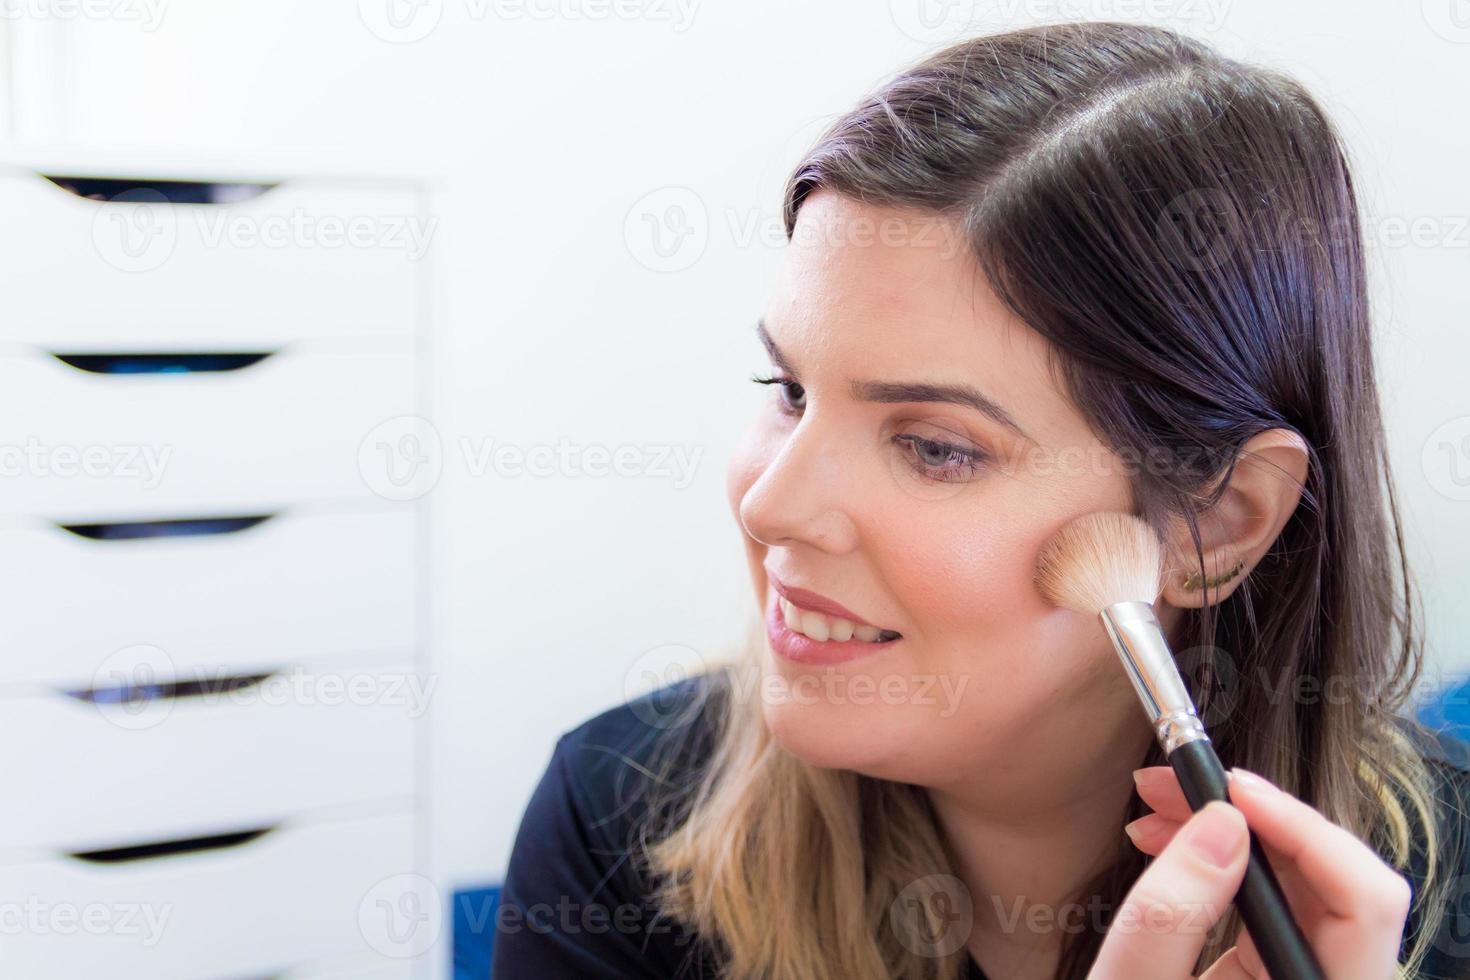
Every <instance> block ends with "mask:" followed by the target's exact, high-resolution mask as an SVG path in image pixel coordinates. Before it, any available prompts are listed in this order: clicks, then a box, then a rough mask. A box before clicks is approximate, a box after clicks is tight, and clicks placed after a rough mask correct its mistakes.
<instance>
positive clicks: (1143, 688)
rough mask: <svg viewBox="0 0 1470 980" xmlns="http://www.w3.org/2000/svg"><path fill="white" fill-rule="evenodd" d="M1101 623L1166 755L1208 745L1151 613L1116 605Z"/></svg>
mask: <svg viewBox="0 0 1470 980" xmlns="http://www.w3.org/2000/svg"><path fill="white" fill-rule="evenodd" d="M1102 621H1103V626H1104V627H1105V628H1106V629H1107V631H1108V638H1109V639H1111V640H1112V641H1113V649H1115V650H1117V651H1118V657H1119V659H1121V660H1122V661H1123V668H1124V669H1125V670H1126V671H1128V679H1129V680H1131V681H1132V682H1133V689H1134V690H1135V691H1137V692H1138V700H1139V701H1141V702H1142V703H1143V710H1144V711H1146V712H1147V713H1148V720H1149V724H1151V725H1153V727H1154V735H1155V736H1156V737H1157V738H1158V740H1159V744H1160V745H1162V746H1163V747H1164V754H1165V755H1170V754H1172V753H1173V752H1174V750H1175V749H1177V748H1178V747H1179V746H1181V745H1183V744H1184V743H1186V742H1197V741H1201V740H1203V741H1209V737H1210V736H1209V735H1207V734H1205V726H1204V724H1203V723H1202V722H1201V721H1200V720H1199V717H1198V716H1197V715H1196V714H1195V710H1194V702H1193V701H1192V700H1191V699H1190V697H1189V691H1188V689H1187V688H1185V686H1184V679H1183V678H1182V677H1180V676H1179V668H1178V666H1176V665H1175V663H1174V654H1173V653H1172V652H1171V651H1170V650H1169V644H1168V641H1166V640H1165V639H1164V628H1163V627H1162V626H1161V625H1159V620H1158V617H1157V616H1155V615H1154V610H1153V607H1152V606H1150V605H1149V604H1148V603H1146V602H1117V603H1114V604H1113V605H1111V606H1108V607H1107V608H1105V609H1104V610H1103V611H1102Z"/></svg>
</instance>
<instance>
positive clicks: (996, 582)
mask: <svg viewBox="0 0 1470 980" xmlns="http://www.w3.org/2000/svg"><path fill="white" fill-rule="evenodd" d="M763 331H764V334H765V335H766V338H767V339H766V341H765V342H766V346H767V348H768V350H770V351H771V370H770V374H771V375H772V376H776V377H779V378H780V379H782V381H783V382H785V384H773V385H770V386H769V387H768V389H767V390H768V391H769V400H768V401H767V402H766V403H765V404H764V405H763V407H762V408H761V410H760V413H759V415H758V417H757V418H756V419H755V421H754V423H753V424H752V426H751V427H750V430H749V432H748V433H747V435H746V437H745V439H744V441H743V442H742V444H741V446H740V448H739V449H738V450H737V452H736V454H735V456H734V458H733V459H732V461H731V464H730V468H729V471H728V477H727V485H728V490H729V494H730V503H731V506H732V508H733V510H734V512H735V514H736V516H737V518H738V520H739V523H740V527H741V528H742V530H743V532H744V535H745V545H746V554H747V557H748V559H749V562H750V570H751V575H752V580H753V584H754V586H755V590H756V596H757V598H758V600H759V601H760V603H761V606H762V610H763V613H765V614H766V617H767V629H768V632H767V639H766V642H765V643H764V645H763V650H762V670H763V684H762V686H761V689H760V690H759V691H752V692H748V693H749V695H750V696H753V697H759V698H761V700H762V710H763V712H764V714H765V717H766V720H767V723H768V725H769V727H770V729H771V730H772V733H773V734H774V736H775V737H776V738H777V739H778V740H779V741H780V742H781V743H782V744H783V746H784V747H785V748H787V749H788V750H789V751H791V752H792V753H794V754H796V755H798V756H801V757H803V758H805V759H807V760H809V761H811V762H813V763H815V764H818V765H822V766H830V767H837V768H843V769H853V770H856V771H859V772H864V773H867V774H869V775H873V776H878V777H881V778H886V779H894V780H898V781H903V782H912V783H917V784H920V785H927V786H944V785H947V784H951V783H954V782H956V781H963V780H966V779H969V778H971V777H974V776H979V775H982V774H983V775H984V777H985V778H986V779H987V780H991V781H995V780H999V781H1000V782H998V783H996V785H1000V786H1005V787H1007V788H1008V789H1010V790H1017V791H1023V792H1024V791H1026V790H1027V789H1028V786H1030V784H1032V783H1035V784H1036V786H1035V788H1036V789H1038V790H1039V791H1044V790H1043V789H1042V787H1044V786H1045V785H1057V780H1058V777H1059V776H1064V775H1065V776H1067V777H1068V778H1072V779H1074V780H1081V781H1082V782H1086V781H1087V779H1088V778H1089V775H1090V772H1091V771H1090V770H1089V769H1088V768H1087V767H1089V766H1090V765H1091V763H1090V762H1089V761H1088V760H1090V759H1092V758H1095V757H1096V756H1097V755H1099V754H1101V753H1105V752H1115V751H1118V750H1119V749H1120V745H1122V746H1127V747H1129V748H1130V749H1131V750H1136V751H1133V752H1132V754H1131V755H1129V756H1128V759H1129V767H1130V768H1131V766H1132V765H1133V764H1136V762H1137V759H1138V757H1139V756H1140V755H1141V753H1142V751H1143V750H1144V748H1145V747H1146V746H1147V743H1148V731H1147V725H1146V723H1145V722H1144V720H1143V715H1142V711H1141V710H1140V708H1139V706H1138V704H1137V700H1136V697H1135V695H1134V693H1133V691H1132V689H1131V687H1130V686H1129V684H1128V681H1127V678H1126V676H1125V675H1124V674H1123V672H1122V669H1121V667H1120V666H1119V665H1118V663H1117V658H1116V655H1115V654H1114V653H1113V652H1112V649H1111V647H1110V645H1109V643H1108V641H1107V639H1106V637H1105V635H1104V634H1103V632H1102V629H1101V627H1100V626H1099V624H1098V623H1097V621H1096V620H1095V619H1093V618H1092V617H1087V616H1083V615H1079V614H1077V613H1073V612H1067V611H1063V610H1059V609H1056V608H1053V607H1051V606H1050V605H1048V603H1047V602H1046V601H1045V600H1044V599H1043V598H1042V596H1041V595H1040V593H1039V592H1038V591H1037V590H1036V587H1035V585H1034V584H1033V582H1032V575H1033V570H1034V568H1035V561H1036V557H1037V553H1038V551H1039V550H1040V549H1041V547H1042V545H1043V544H1044V543H1045V542H1046V540H1047V539H1048V538H1049V537H1050V536H1051V534H1052V533H1053V532H1054V531H1056V530H1057V529H1058V528H1059V527H1061V526H1062V525H1064V524H1066V523H1067V522H1068V521H1069V520H1070V519H1072V518H1073V517H1076V516H1078V515H1081V514H1085V513H1089V512H1091V511H1096V510H1128V509H1129V508H1130V489H1129V483H1128V478H1127V474H1126V472H1125V471H1124V469H1123V467H1122V466H1121V465H1120V462H1119V460H1118V458H1117V457H1116V456H1114V455H1113V454H1110V453H1109V452H1107V451H1106V450H1105V448H1104V447H1103V446H1102V444H1101V443H1100V442H1099V441H1098V440H1097V439H1096V438H1095V437H1094V435H1093V434H1092V432H1091V431H1090V429H1089V428H1088V426H1087V424H1086V422H1085V421H1084V420H1083V418H1082V416H1081V415H1080V414H1079V413H1078V411H1077V410H1076V409H1075V408H1074V407H1073V406H1072V405H1071V403H1070V402H1069V400H1068V399H1067V398H1066V396H1065V395H1064V394H1063V393H1062V390H1061V388H1060V386H1059V384H1058V383H1057V382H1056V381H1055V380H1054V379H1053V378H1052V376H1051V374H1050V372H1049V370H1048V366H1047V349H1048V345H1047V342H1046V341H1045V340H1044V339H1043V338H1042V337H1041V336H1040V335H1039V334H1037V333H1035V332H1034V331H1033V330H1032V329H1030V328H1029V327H1027V326H1026V325H1025V324H1024V323H1022V322H1021V321H1020V320H1018V319H1017V318H1016V317H1015V316H1013V315H1012V314H1011V313H1009V312H1008V311H1007V310H1006V309H1004V308H1003V307H1002V305H1001V304H1000V301H999V300H998V299H997V298H996V297H995V296H994V294H993V293H992V292H991V290H990V289H989V287H988V285H987V284H986V282H985V280H984V279H983V277H982V276H981V275H980V274H979V273H978V270H977V267H976V265H975V263H974V259H973V256H972V254H971V253H970V251H969V249H968V248H967V247H966V245H965V243H964V241H963V239H962V238H961V237H960V233H959V231H958V228H957V227H956V226H954V225H953V224H951V223H949V222H948V221H944V220H943V219H940V218H938V217H936V216H930V215H923V214H919V213H916V212H909V211H898V210H892V209H887V208H877V207H872V206H868V205H864V204H860V203H857V202H855V201H853V200H851V199H848V198H845V197H842V196H840V195H838V194H836V193H834V192H831V191H820V192H817V193H816V194H814V195H813V196H811V197H810V198H808V199H807V201H806V202H805V203H804V205H803V207H802V210H801V212H800V219H799V222H798V227H797V230H796V234H795V235H794V238H793V241H792V243H791V245H790V246H789V248H788V250H787V255H786V259H785V264H784V267H783V270H782V273H781V276H780V278H779V280H778V283H777V286H776V289H775V292H774V295H773V296H772V298H771V301H770V305H769V307H768V308H767V310H766V313H765V316H764V318H763ZM912 386H932V388H933V390H927V391H926V390H915V388H914V387H912ZM943 389H972V390H973V392H974V393H975V394H976V395H978V396H979V397H980V399H983V402H982V403H981V404H982V405H989V406H990V410H989V411H986V410H983V408H982V407H980V406H977V405H975V404H969V403H965V402H962V401H951V400H947V399H946V398H945V396H944V394H943ZM1007 420H1008V421H1007ZM946 447H956V448H954V449H949V448H946ZM971 456H973V459H971ZM777 581H779V582H780V583H783V584H784V585H785V586H787V587H789V588H796V589H804V590H807V591H809V592H812V593H817V594H819V595H820V596H822V597H825V598H826V599H829V600H833V601H835V602H836V603H838V604H840V605H841V606H843V607H845V608H846V609H847V610H848V611H850V612H851V613H853V614H855V615H856V617H858V618H860V619H861V620H864V621H866V622H867V623H868V624H870V625H872V626H876V627H881V628H883V629H886V630H893V631H896V632H897V633H899V634H900V638H899V639H897V640H893V641H891V642H888V643H875V644H866V645H864V646H862V647H861V648H860V650H859V652H858V655H857V656H856V657H851V656H846V657H845V658H844V659H839V660H837V661H836V662H824V661H826V660H828V659H830V658H827V657H826V656H824V651H827V650H835V648H826V647H823V646H821V641H820V639H816V641H815V642H813V641H812V640H808V641H806V642H805V644H802V642H801V641H799V640H798V641H796V647H795V652H796V653H797V655H798V656H803V657H804V659H792V658H791V657H790V656H788V655H787V654H785V653H782V652H778V651H779V650H787V651H790V650H792V649H793V645H792V644H791V643H790V642H789V637H788V638H787V641H788V642H781V641H780V636H779V634H780V630H781V628H782V627H779V626H777V625H775V624H774V623H772V622H771V620H772V619H773V618H775V619H777V620H782V621H784V614H783V612H782V611H781V609H780V608H779V603H778V602H777V593H776V592H775V585H774V583H775V582H777ZM798 605H799V603H798ZM773 606H775V607H776V609H775V611H774V614H773ZM797 622H798V623H800V624H802V625H804V626H806V625H810V624H809V623H808V622H807V618H806V616H805V614H798V617H797ZM827 625H829V626H831V625H832V622H831V621H830V620H829V621H827ZM837 628H838V630H839V631H840V629H841V627H840V625H838V626H837ZM772 630H773V631H775V638H774V639H773V634H772V633H771V632H769V631H772ZM810 632H811V633H813V634H816V635H817V637H819V636H820V633H821V626H820V625H812V626H811V629H810ZM827 642H828V643H831V641H830V640H828V641H827ZM851 647H852V645H851V644H850V643H849V644H845V645H844V648H845V649H844V650H843V651H840V652H843V653H844V654H850V653H851ZM814 658H815V659H814ZM1039 755H1041V756H1050V759H1049V760H1048V764H1047V765H1046V766H1043V767H1037V766H1036V765H1035V763H1036V762H1037V761H1038V756H1039ZM1053 760H1060V761H1055V762H1054V761H1053ZM1057 765H1061V766H1069V765H1070V766H1075V767H1076V768H1077V772H1075V773H1071V774H1064V773H1060V772H1058V770H1057V768H1056V766H1057ZM1110 775H1111V773H1110ZM1039 776H1040V777H1044V781H1041V782H1038V780H1037V778H1036V777H1039ZM1074 789H1075V787H1074ZM1034 802H1035V801H1034V797H1033V798H1032V803H1033V804H1034Z"/></svg>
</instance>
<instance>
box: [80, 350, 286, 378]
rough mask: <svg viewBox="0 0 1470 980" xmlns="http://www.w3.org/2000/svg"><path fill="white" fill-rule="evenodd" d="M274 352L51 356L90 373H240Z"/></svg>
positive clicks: (117, 353) (122, 353) (113, 353)
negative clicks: (242, 369)
mask: <svg viewBox="0 0 1470 980" xmlns="http://www.w3.org/2000/svg"><path fill="white" fill-rule="evenodd" d="M273 353H275V352H274V351H212V352H208V353H203V352H201V353H193V354H191V353H183V352H175V353H148V354H138V353H127V352H106V353H95V354H56V353H53V354H52V355H51V356H52V357H54V358H56V359H57V360H58V361H60V362H61V363H63V364H65V365H67V366H68V367H74V368H76V369H77V370H78V371H85V372H87V373H88V374H205V373H218V372H221V371H239V370H240V369H241V368H248V367H250V366H251V365H252V364H259V363H260V362H261V361H263V360H265V359H266V358H267V357H270V356H271V354H273Z"/></svg>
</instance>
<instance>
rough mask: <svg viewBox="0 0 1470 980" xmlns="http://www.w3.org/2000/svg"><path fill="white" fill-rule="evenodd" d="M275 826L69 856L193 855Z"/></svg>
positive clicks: (93, 859)
mask: <svg viewBox="0 0 1470 980" xmlns="http://www.w3.org/2000/svg"><path fill="white" fill-rule="evenodd" d="M273 829H275V828H274V827H257V828H255V829H252V830H237V831H234V832H233V833H228V834H210V835H209V836H207V837H183V838H179V839H177V840H163V841H150V842H148V843H146V844H129V845H128V846H126V847H105V848H101V849H100V850H95V851H69V852H68V856H69V857H73V858H76V859H77V860H78V861H86V862H87V863H88V864H125V863H127V862H129V861H146V860H148V859H149V858H159V857H169V856H172V855H175V854H194V853H198V852H199V851H223V850H226V849H228V848H231V847H239V846H241V845H242V844H248V843H250V842H251V841H253V840H259V839H260V838H261V837H264V836H265V835H266V834H268V833H270V832H271V831H272V830H273Z"/></svg>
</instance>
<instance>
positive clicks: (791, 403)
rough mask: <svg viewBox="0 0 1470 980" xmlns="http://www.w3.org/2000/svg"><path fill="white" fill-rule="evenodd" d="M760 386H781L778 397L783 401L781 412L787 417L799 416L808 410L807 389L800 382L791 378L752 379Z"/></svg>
mask: <svg viewBox="0 0 1470 980" xmlns="http://www.w3.org/2000/svg"><path fill="white" fill-rule="evenodd" d="M750 380H752V381H754V382H755V383H756V384H758V385H780V386H781V390H780V392H779V393H778V396H779V398H780V401H781V411H783V412H785V413H786V414H787V415H799V414H801V412H802V410H803V409H804V408H806V389H805V388H803V387H802V386H801V383H800V382H798V381H792V380H791V379H789V378H778V377H769V378H751V379H750Z"/></svg>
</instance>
